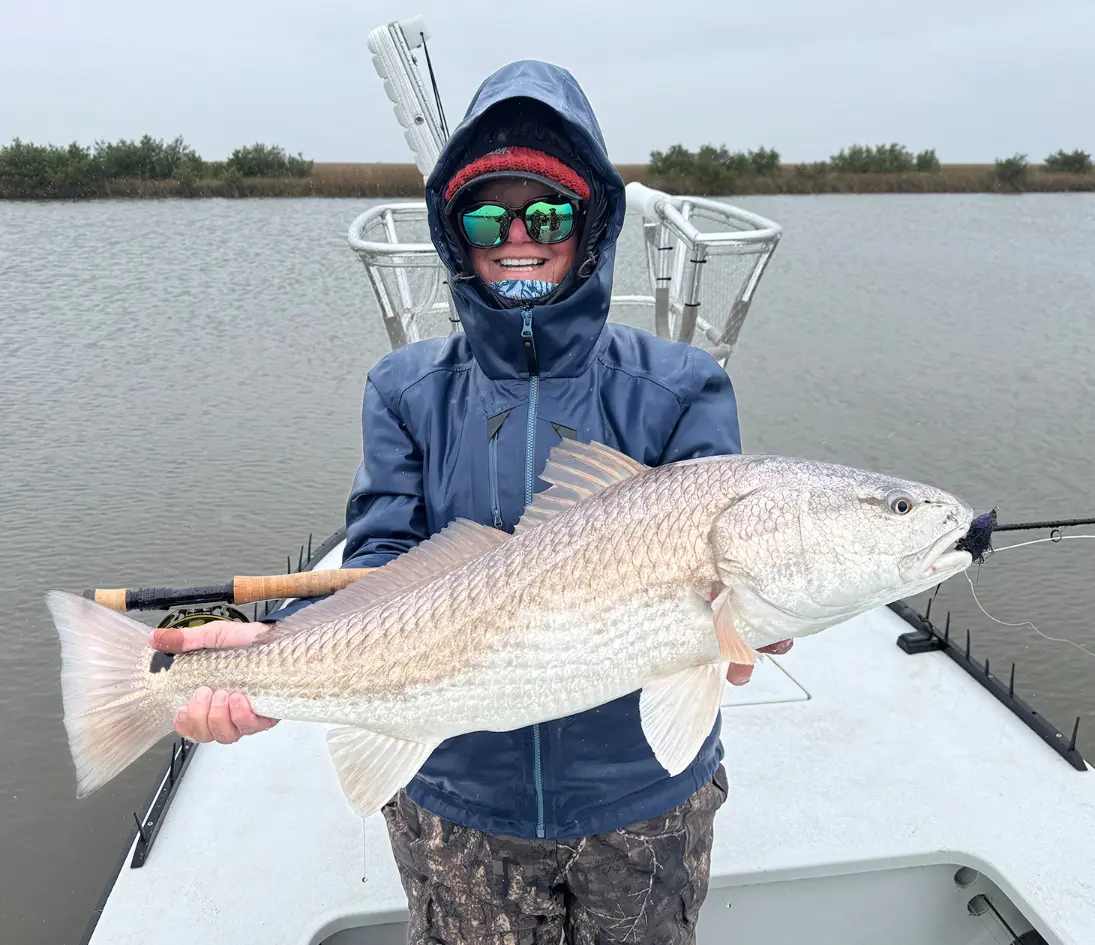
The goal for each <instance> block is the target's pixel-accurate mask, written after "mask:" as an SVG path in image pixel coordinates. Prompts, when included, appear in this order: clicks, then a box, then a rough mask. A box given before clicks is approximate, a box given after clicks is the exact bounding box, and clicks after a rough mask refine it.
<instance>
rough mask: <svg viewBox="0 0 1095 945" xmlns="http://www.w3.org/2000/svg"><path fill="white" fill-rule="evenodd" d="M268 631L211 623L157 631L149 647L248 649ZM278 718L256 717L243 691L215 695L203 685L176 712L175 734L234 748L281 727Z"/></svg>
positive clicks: (250, 625)
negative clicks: (248, 738)
mask: <svg viewBox="0 0 1095 945" xmlns="http://www.w3.org/2000/svg"><path fill="white" fill-rule="evenodd" d="M264 629H266V625H265V624H258V623H240V622H239V621H236V620H211V621H210V622H209V623H205V624H202V625H201V626H199V627H187V628H179V627H171V628H168V629H164V630H160V629H156V630H153V631H152V632H151V633H150V634H149V635H148V642H149V645H150V646H151V647H152V648H153V649H155V650H161V651H163V652H165V653H185V652H186V651H187V650H202V649H217V648H220V647H226V646H245V645H246V644H248V643H250V642H251V641H252V640H254V639H255V637H256V636H258V634H260V633H261V632H262V631H263V630H264ZM277 723H278V720H277V719H268V718H266V717H265V716H262V715H255V713H254V712H253V711H251V703H250V701H249V700H248V699H247V696H245V695H244V694H243V693H242V692H227V691H225V690H223V689H218V690H217V691H216V692H214V691H213V690H212V689H210V688H209V687H208V686H202V687H201V688H200V689H198V691H197V692H195V693H194V697H193V698H192V699H191V700H190V702H188V703H187V704H186V705H185V706H183V707H182V708H181V709H176V710H175V731H176V732H178V733H179V734H180V735H182V737H183V738H189V739H190V740H191V741H193V742H211V741H217V742H220V744H222V745H230V744H232V742H236V741H239V739H240V737H241V736H243V735H254V734H255V733H256V732H265V731H266V730H267V729H268V728H272V727H273V726H274V725H277Z"/></svg>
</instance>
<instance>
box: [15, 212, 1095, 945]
mask: <svg viewBox="0 0 1095 945" xmlns="http://www.w3.org/2000/svg"><path fill="white" fill-rule="evenodd" d="M736 202H737V203H738V204H739V205H741V206H743V207H745V208H747V209H751V210H755V211H757V212H759V213H762V214H764V215H767V216H770V217H772V218H773V219H775V220H778V221H779V222H780V223H782V224H783V226H784V228H785V235H784V239H783V242H782V243H781V245H780V248H779V250H778V251H777V253H776V255H775V257H774V261H773V263H772V265H771V267H770V268H769V270H768V273H767V275H766V276H765V278H764V281H763V282H762V284H761V287H760V291H759V294H758V297H757V301H756V304H755V306H754V309H753V312H752V313H751V314H750V316H749V320H748V321H747V322H746V324H745V328H744V330H743V332H742V336H741V343H740V346H739V349H738V351H737V352H736V353H735V355H734V357H733V359H732V361H731V364H730V369H731V373H732V376H733V378H734V382H735V386H736V389H737V392H738V397H739V409H740V415H741V426H742V434H743V438H744V443H745V448H746V449H747V450H749V451H774V452H784V453H792V454H798V455H806V456H812V457H816V458H822V459H830V460H835V461H840V462H847V463H850V464H853V465H861V466H867V467H872V468H877V469H880V470H885V471H890V472H895V473H898V474H901V475H905V476H909V477H913V478H922V479H928V480H931V481H933V482H936V483H938V484H939V485H942V486H944V487H946V488H950V489H953V490H955V491H957V492H958V493H960V494H962V495H963V496H965V497H967V498H968V499H969V501H970V502H971V503H972V504H974V505H975V506H978V507H980V508H989V507H991V506H992V505H995V504H998V505H999V506H1000V508H1001V513H1000V514H1001V519H1002V520H1004V521H1019V520H1029V519H1032V518H1049V517H1070V516H1080V515H1095V479H1093V477H1092V476H1091V470H1092V468H1093V466H1095V436H1093V432H1095V315H1093V310H1092V300H1093V298H1095V195H1067V194H1060V195H1025V196H1022V197H1002V196H991V195H983V196H981V195H979V196H908V197H906V196H877V197H875V196H841V197H783V198H781V197H768V198H759V197H751V198H740V199H738V200H737V201H736ZM369 204H370V202H369V201H358V200H285V199H280V200H252V201H241V202H231V201H215V200H208V201H193V202H186V201H165V202H135V203H124V202H103V203H88V204H53V205H27V204H12V203H8V204H0V537H2V541H0V941H3V942H13V943H14V942H20V943H25V945H46V943H49V945H54V943H58V942H73V941H76V940H78V938H79V935H80V933H81V931H82V929H83V927H84V925H85V922H86V921H87V918H88V916H89V915H90V913H91V910H92V908H93V907H94V904H95V901H96V899H97V898H98V896H99V893H100V891H101V889H102V887H103V883H104V880H105V879H106V878H107V875H108V872H109V870H110V869H111V868H112V867H113V865H114V863H115V862H116V858H117V856H118V853H119V849H120V844H121V842H122V839H123V836H124V834H125V831H126V830H127V828H128V827H129V825H130V823H131V811H133V810H135V809H136V808H137V807H139V806H140V804H141V803H142V802H143V800H144V799H145V797H146V795H147V792H148V790H149V789H150V786H151V782H152V779H153V777H154V775H155V773H156V772H157V771H158V770H159V768H160V766H161V765H162V763H163V760H164V755H163V753H162V751H161V752H155V753H153V754H152V755H150V756H149V757H148V758H146V759H145V760H144V761H143V762H142V763H139V764H137V765H134V766H133V768H131V769H130V770H129V771H127V772H125V773H124V774H123V775H122V776H120V777H119V778H117V779H116V780H115V781H114V782H112V783H111V784H110V785H108V786H107V787H106V788H104V789H103V790H101V791H100V792H98V793H97V794H95V795H92V796H91V797H89V798H86V799H84V800H82V801H79V802H78V801H77V800H76V798H75V790H74V776H73V769H72V763H71V760H70V758H69V755H68V749H67V746H66V742H65V735H64V729H63V727H62V724H61V699H60V691H59V685H58V671H59V661H58V648H57V642H56V638H55V635H54V632H53V629H52V626H51V624H50V622H49V618H48V614H47V612H46V610H45V607H44V605H43V602H42V594H43V592H44V591H45V590H47V589H48V588H54V587H58V588H67V589H70V590H77V591H79V590H82V589H83V588H86V587H92V586H105V587H118V586H122V585H129V586H135V585H139V584H175V585H180V584H198V583H213V582H222V581H225V580H227V579H228V578H229V577H230V576H231V575H233V574H245V573H251V574H257V573H269V572H276V571H279V570H281V569H283V568H284V566H285V556H286V555H287V554H292V556H293V560H294V563H295V561H296V557H297V552H298V550H299V547H300V544H301V543H302V542H305V541H306V540H307V537H308V534H309V533H310V532H311V533H313V534H314V535H315V537H316V541H317V542H319V541H321V540H322V539H323V538H325V537H327V535H329V534H330V533H331V532H333V531H334V530H335V529H337V528H338V527H340V526H341V524H342V514H343V507H344V502H345V499H346V494H347V491H348V490H349V487H350V484H351V481H352V478H353V475H354V471H355V469H356V467H357V463H358V461H359V455H360V449H361V429H360V422H359V410H360V399H361V392H362V388H363V385H364V382H365V375H366V372H367V371H368V369H369V366H370V365H371V364H372V363H373V362H374V361H375V360H376V359H377V358H378V357H379V356H380V355H382V354H383V353H384V352H385V351H386V350H388V346H387V340H386V336H385V334H384V332H383V330H382V328H381V326H380V322H379V318H378V316H377V312H376V308H375V303H374V301H373V297H372V293H371V290H370V289H369V288H368V284H367V282H366V279H365V273H364V270H363V269H362V267H361V265H360V263H359V262H358V261H357V260H356V258H355V257H354V256H353V255H352V253H351V252H350V251H349V249H348V247H347V244H346V237H345V234H346V230H347V227H348V225H349V223H350V221H351V220H352V219H353V217H354V216H355V215H356V214H357V213H359V212H360V211H361V210H363V209H364V208H366V207H367V206H368V205H369ZM619 275H620V282H621V285H622V286H623V287H624V288H625V290H626V291H638V290H639V289H640V285H639V280H640V279H641V277H642V272H641V270H636V269H634V268H631V269H624V270H621V271H620V272H619ZM1090 531H1091V532H1092V533H1095V529H1091V530H1090ZM1021 537H1025V536H1016V535H1010V536H1000V538H999V539H998V541H997V544H998V545H1002V544H1007V543H1010V542H1012V541H1018V540H1020V539H1021ZM1029 537H1042V536H1040V535H1039V536H1029ZM1092 562H1095V543H1089V542H1085V541H1066V542H1061V543H1060V544H1042V545H1036V546H1033V547H1031V548H1026V549H1023V550H1019V551H1014V552H1009V553H1006V554H1004V553H1001V554H999V555H998V556H997V557H995V558H992V559H991V560H990V561H989V562H988V563H987V564H986V565H985V566H984V568H983V570H982V571H981V573H980V575H979V577H978V593H979V595H980V597H981V601H982V603H983V604H984V606H985V607H986V609H987V610H988V611H989V612H990V613H993V614H994V615H995V616H997V617H998V618H1000V619H1002V620H1005V621H1008V622H1013V623H1014V622H1020V621H1023V620H1033V621H1034V623H1035V624H1037V625H1038V626H1039V628H1040V629H1042V630H1043V631H1044V632H1046V633H1048V634H1049V635H1051V636H1057V637H1068V638H1070V639H1072V640H1075V641H1079V642H1081V643H1085V644H1086V645H1087V646H1089V647H1090V648H1091V649H1092V650H1093V651H1095V632H1093V629H1092V620H1091V619H1090V616H1089V615H1090V613H1091V612H1092V608H1093V606H1095V588H1093V587H1092V584H1091V580H1090V575H1091V573H1092ZM923 601H924V599H922V600H921V601H920V603H923ZM935 606H936V607H940V606H942V608H944V609H945V608H947V607H949V608H952V609H953V610H954V612H955V620H956V626H957V627H959V628H962V629H964V628H965V627H966V626H969V627H971V628H972V629H973V639H974V651H975V655H977V656H981V657H985V656H988V657H990V658H991V660H992V663H993V665H994V667H1001V668H1006V667H1007V666H1008V665H1009V664H1010V662H1011V661H1012V660H1015V661H1017V662H1018V664H1019V669H1018V685H1019V688H1020V691H1021V694H1023V695H1024V696H1025V697H1027V698H1028V699H1029V700H1030V701H1031V702H1032V703H1033V704H1034V706H1035V707H1036V708H1037V709H1039V711H1042V712H1044V713H1045V714H1047V715H1049V717H1050V718H1051V719H1053V720H1054V722H1056V724H1058V726H1060V727H1062V728H1064V727H1066V726H1070V725H1071V722H1072V720H1073V719H1074V718H1075V717H1076V716H1077V715H1080V716H1082V717H1083V721H1082V722H1081V726H1080V747H1081V749H1082V750H1083V751H1085V752H1086V753H1088V754H1090V755H1092V756H1095V686H1092V680H1093V679H1095V657H1089V656H1086V655H1085V654H1083V653H1081V652H1079V651H1078V650H1077V649H1075V648H1074V647H1072V646H1069V645H1067V644H1063V643H1051V642H1047V641H1046V640H1045V639H1042V638H1040V637H1038V636H1037V635H1035V634H1034V633H1033V632H1032V631H1031V630H1030V629H1029V628H1028V627H1022V628H1007V627H1002V626H998V625H995V624H993V623H991V622H990V621H989V620H988V619H987V618H985V617H984V616H982V615H981V613H980V611H978V610H977V609H976V607H975V606H974V604H973V600H972V598H971V595H970V589H969V586H968V585H967V584H966V583H965V581H964V580H963V579H961V578H957V579H955V580H954V581H952V582H950V583H948V585H947V586H946V587H945V588H944V589H943V590H942V591H941V592H940V594H939V598H938V600H937V601H936V604H935ZM146 619H148V620H152V619H153V618H152V617H151V616H150V617H148V618H146ZM998 671H999V670H998ZM850 682H851V683H853V684H854V680H853V681H850ZM971 750H976V748H975V746H971ZM1061 763H1062V764H1064V762H1063V761H1062V762H1061ZM241 879H242V880H243V881H246V878H245V877H243V878H241ZM229 894H230V893H229Z"/></svg>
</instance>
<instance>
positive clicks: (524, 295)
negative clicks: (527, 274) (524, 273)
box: [490, 279, 559, 299]
mask: <svg viewBox="0 0 1095 945" xmlns="http://www.w3.org/2000/svg"><path fill="white" fill-rule="evenodd" d="M558 284H559V283H558V282H546V281H545V280H543V279H503V280H502V281H500V282H491V283H490V287H491V288H492V289H494V291H495V292H497V293H498V294H499V295H504V296H505V297H506V298H507V299H538V298H541V297H542V296H545V295H547V294H548V293H549V292H550V291H551V290H552V289H554V288H555V287H556V286H557V285H558Z"/></svg>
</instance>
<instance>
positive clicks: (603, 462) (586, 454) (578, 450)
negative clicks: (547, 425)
mask: <svg viewBox="0 0 1095 945" xmlns="http://www.w3.org/2000/svg"><path fill="white" fill-rule="evenodd" d="M648 469H650V467H649V466H644V465H643V464H642V463H640V462H639V461H638V460H635V459H632V458H631V457H630V456H627V455H626V454H624V453H621V452H619V451H618V450H614V449H612V448H611V447H609V446H605V445H604V444H603V443H579V442H578V441H577V440H564V441H563V442H562V443H559V444H558V445H557V446H554V447H552V450H551V452H550V453H549V454H548V461H547V465H546V466H545V467H544V471H543V472H542V473H540V478H541V479H544V480H546V481H547V482H550V483H551V484H552V485H551V488H549V489H545V490H544V491H543V492H539V493H537V494H536V496H535V497H534V498H533V500H532V502H531V503H530V504H529V505H528V507H527V508H526V509H525V512H524V514H523V515H522V516H521V520H520V521H519V522H518V523H517V527H516V528H515V529H514V534H518V533H519V532H523V531H526V530H527V529H530V528H535V527H536V526H537V525H540V524H542V523H543V522H546V521H547V520H548V519H550V518H552V517H554V516H555V515H558V514H559V513H560V512H564V511H566V510H567V509H568V508H570V507H571V506H573V505H577V504H578V503H579V502H581V501H582V500H583V499H588V498H589V497H590V496H591V495H595V494H596V493H598V492H600V491H601V490H602V489H607V488H608V487H609V486H612V485H615V484H616V483H618V482H623V481H624V480H626V479H630V478H631V477H632V476H637V475H638V474H639V473H641V472H645V471H646V470H648Z"/></svg>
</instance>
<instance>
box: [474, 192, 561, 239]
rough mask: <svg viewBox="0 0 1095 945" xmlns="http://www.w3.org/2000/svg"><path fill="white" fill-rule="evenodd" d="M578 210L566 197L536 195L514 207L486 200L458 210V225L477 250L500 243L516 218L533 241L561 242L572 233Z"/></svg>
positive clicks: (505, 237) (507, 235)
mask: <svg viewBox="0 0 1095 945" xmlns="http://www.w3.org/2000/svg"><path fill="white" fill-rule="evenodd" d="M578 209H579V206H578V202H577V201H575V200H572V199H570V198H569V197H538V198H536V199H535V200H530V201H529V202H528V203H526V204H525V205H524V206H523V207H516V208H514V207H507V206H506V205H505V204H502V203H498V201H496V200H488V201H483V202H482V203H476V204H472V205H471V206H468V207H465V208H464V209H463V210H461V211H460V214H459V216H460V226H461V228H462V229H463V231H464V236H465V237H467V240H468V242H469V243H471V245H472V246H478V247H479V248H480V249H487V248H489V247H491V246H501V245H502V244H503V243H504V242H505V241H506V239H507V238H508V237H509V227H510V224H511V223H512V222H513V221H514V220H515V219H518V218H519V219H520V220H521V222H522V223H523V224H524V225H525V230H526V232H527V233H528V235H529V236H530V237H531V238H532V239H533V240H535V241H536V242H537V243H561V242H563V240H566V239H569V237H570V235H571V233H573V232H574V221H575V219H576V218H577V216H578Z"/></svg>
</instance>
